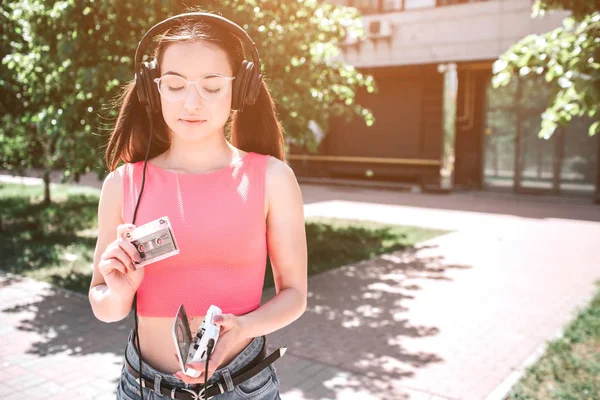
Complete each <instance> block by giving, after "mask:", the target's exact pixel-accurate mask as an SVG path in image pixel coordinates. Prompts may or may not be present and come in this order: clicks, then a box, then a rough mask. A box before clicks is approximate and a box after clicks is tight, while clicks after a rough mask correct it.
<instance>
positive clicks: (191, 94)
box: [183, 85, 204, 111]
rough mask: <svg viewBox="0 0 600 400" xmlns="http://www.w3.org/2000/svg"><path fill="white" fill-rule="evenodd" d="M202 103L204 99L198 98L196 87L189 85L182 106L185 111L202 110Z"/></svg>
mask: <svg viewBox="0 0 600 400" xmlns="http://www.w3.org/2000/svg"><path fill="white" fill-rule="evenodd" d="M203 103H204V99H203V98H202V96H200V93H198V88H197V87H196V85H190V89H189V90H188V92H187V95H186V97H185V102H184V103H183V106H184V107H185V108H186V109H188V110H190V111H193V110H197V109H201V108H204V104H203Z"/></svg>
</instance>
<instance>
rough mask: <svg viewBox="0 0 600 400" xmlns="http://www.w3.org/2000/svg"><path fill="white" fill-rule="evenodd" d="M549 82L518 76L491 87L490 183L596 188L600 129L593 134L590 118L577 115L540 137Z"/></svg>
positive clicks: (527, 189)
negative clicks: (546, 135)
mask: <svg viewBox="0 0 600 400" xmlns="http://www.w3.org/2000/svg"><path fill="white" fill-rule="evenodd" d="M549 96H550V87H549V86H548V85H547V84H546V83H545V81H544V80H543V79H541V78H516V77H515V78H514V79H513V80H512V81H511V82H510V84H509V85H508V86H506V87H502V88H498V89H494V88H493V87H492V85H491V82H490V83H489V84H488V88H487V92H486V105H487V106H486V111H485V116H484V118H485V124H484V139H483V147H484V149H483V157H484V163H483V168H484V171H483V180H484V187H487V188H511V189H512V190H513V191H515V192H519V193H531V192H543V193H544V192H545V193H584V194H591V193H593V192H594V189H595V182H596V174H597V170H598V167H597V163H598V146H599V145H600V143H599V142H598V141H599V140H600V139H599V137H600V135H596V136H589V134H588V129H589V126H590V125H591V124H592V122H593V121H592V119H591V118H574V119H573V120H572V121H571V123H570V124H569V125H567V126H566V127H559V128H558V129H557V130H556V131H555V132H554V134H553V135H552V136H551V137H550V138H548V139H545V138H540V137H539V136H538V132H539V130H540V123H541V115H542V113H543V112H544V110H545V109H546V106H547V104H548V99H549Z"/></svg>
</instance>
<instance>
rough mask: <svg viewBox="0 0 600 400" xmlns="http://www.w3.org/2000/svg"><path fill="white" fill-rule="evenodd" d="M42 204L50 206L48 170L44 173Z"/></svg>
mask: <svg viewBox="0 0 600 400" xmlns="http://www.w3.org/2000/svg"><path fill="white" fill-rule="evenodd" d="M43 180H44V204H45V205H50V202H51V199H50V170H48V169H47V170H45V171H44V178H43Z"/></svg>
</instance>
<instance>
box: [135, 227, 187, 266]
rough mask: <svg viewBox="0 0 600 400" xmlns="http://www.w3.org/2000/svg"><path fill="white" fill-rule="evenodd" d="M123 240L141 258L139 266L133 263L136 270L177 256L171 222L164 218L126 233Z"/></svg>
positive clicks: (177, 251)
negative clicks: (132, 247) (127, 242)
mask: <svg viewBox="0 0 600 400" xmlns="http://www.w3.org/2000/svg"><path fill="white" fill-rule="evenodd" d="M125 239H126V240H127V241H129V242H130V243H131V244H132V245H133V246H134V247H135V248H136V250H137V252H138V254H139V255H140V257H141V258H142V261H141V262H140V263H139V264H135V263H134V265H135V266H136V268H141V267H144V266H146V265H148V264H152V263H154V262H157V261H160V260H164V259H165V258H168V257H172V256H174V255H176V254H179V246H177V241H176V240H175V235H174V234H173V229H172V227H171V222H170V221H169V217H166V216H165V217H161V218H158V219H156V220H154V221H151V222H148V223H147V224H144V225H141V226H138V227H136V228H135V229H134V230H132V231H131V232H127V233H126V234H125Z"/></svg>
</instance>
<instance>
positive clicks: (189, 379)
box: [173, 371, 204, 385]
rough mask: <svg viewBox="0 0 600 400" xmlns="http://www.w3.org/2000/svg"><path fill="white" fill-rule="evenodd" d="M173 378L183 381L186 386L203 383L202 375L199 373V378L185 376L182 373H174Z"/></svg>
mask: <svg viewBox="0 0 600 400" xmlns="http://www.w3.org/2000/svg"><path fill="white" fill-rule="evenodd" d="M173 376H175V377H176V378H177V379H179V380H180V381H183V382H184V383H187V384H192V385H193V384H196V383H204V376H203V375H202V373H200V376H199V377H198V378H193V377H191V376H187V375H186V374H184V373H183V372H182V371H179V372H176V373H174V374H173ZM200 378H202V379H200Z"/></svg>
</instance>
